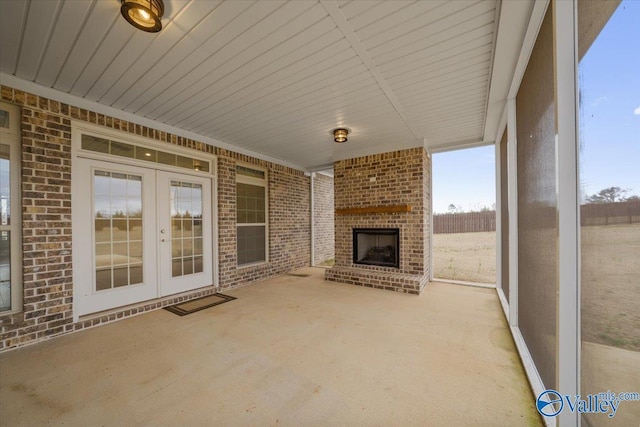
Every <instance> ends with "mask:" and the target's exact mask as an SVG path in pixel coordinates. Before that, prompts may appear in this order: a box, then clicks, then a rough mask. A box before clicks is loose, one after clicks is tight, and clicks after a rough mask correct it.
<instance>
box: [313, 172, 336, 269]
mask: <svg viewBox="0 0 640 427" xmlns="http://www.w3.org/2000/svg"><path fill="white" fill-rule="evenodd" d="M334 214H335V208H334V200H333V177H331V176H328V175H324V174H321V173H316V175H315V178H314V179H313V246H314V257H315V259H314V260H313V262H314V265H317V264H321V263H323V262H325V261H328V260H332V259H334V258H335V234H334V232H335V230H334Z"/></svg>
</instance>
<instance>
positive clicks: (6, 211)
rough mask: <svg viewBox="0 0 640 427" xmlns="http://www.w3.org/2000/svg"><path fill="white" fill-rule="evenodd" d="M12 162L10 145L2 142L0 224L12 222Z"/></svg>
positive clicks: (0, 153) (0, 155)
mask: <svg viewBox="0 0 640 427" xmlns="http://www.w3.org/2000/svg"><path fill="white" fill-rule="evenodd" d="M10 166H11V164H10V157H9V146H8V145H5V144H0V209H1V210H0V215H1V218H0V224H1V225H10V224H11V175H10V171H11V167H10Z"/></svg>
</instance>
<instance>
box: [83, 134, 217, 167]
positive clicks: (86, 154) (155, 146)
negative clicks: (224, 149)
mask: <svg viewBox="0 0 640 427" xmlns="http://www.w3.org/2000/svg"><path fill="white" fill-rule="evenodd" d="M82 135H91V136H96V137H100V138H106V139H109V140H112V141H116V142H123V143H127V144H132V145H135V146H138V147H144V148H148V149H150V150H158V151H163V152H165V153H171V154H178V155H181V156H185V157H190V158H195V156H196V155H200V156H201V157H202V159H203V161H206V162H209V171H208V172H204V171H197V170H195V169H187V168H182V167H178V166H171V165H166V164H164V163H155V162H148V161H145V160H139V159H134V158H129V157H120V156H116V155H113V154H107V153H99V152H97V151H91V150H85V149H83V148H82ZM71 141H72V151H73V155H74V156H75V157H82V158H86V159H93V160H102V161H105V162H110V163H118V164H124V165H131V166H139V167H144V168H148V169H156V170H162V171H168V172H176V173H180V174H185V175H196V176H207V177H211V176H214V177H215V176H217V164H218V162H217V156H216V155H214V154H209V153H204V152H201V151H195V150H193V149H190V148H184V147H180V146H175V145H172V144H168V143H161V142H158V141H156V140H154V139H150V138H147V137H144V136H139V135H134V134H131V133H128V132H124V131H119V130H116V129H110V128H105V127H104V126H100V125H94V124H91V123H84V122H77V121H72V122H71Z"/></svg>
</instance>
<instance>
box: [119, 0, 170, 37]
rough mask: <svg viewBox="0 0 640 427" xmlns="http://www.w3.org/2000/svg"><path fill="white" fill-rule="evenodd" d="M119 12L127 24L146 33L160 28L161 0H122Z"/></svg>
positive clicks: (155, 31)
mask: <svg viewBox="0 0 640 427" xmlns="http://www.w3.org/2000/svg"><path fill="white" fill-rule="evenodd" d="M120 13H122V16H124V19H126V20H127V21H128V22H129V24H131V25H133V26H134V27H136V28H137V29H139V30H142V31H146V32H148V33H157V32H158V31H160V30H161V29H162V22H160V18H162V15H163V14H164V3H163V2H162V0H122V6H121V7H120Z"/></svg>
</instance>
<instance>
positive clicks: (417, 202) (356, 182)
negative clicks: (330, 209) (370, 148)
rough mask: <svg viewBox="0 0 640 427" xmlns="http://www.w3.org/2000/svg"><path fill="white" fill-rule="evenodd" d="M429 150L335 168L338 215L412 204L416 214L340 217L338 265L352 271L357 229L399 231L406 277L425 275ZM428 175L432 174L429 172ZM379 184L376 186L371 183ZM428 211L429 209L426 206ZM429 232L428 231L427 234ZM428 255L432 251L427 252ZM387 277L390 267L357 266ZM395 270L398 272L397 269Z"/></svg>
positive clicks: (368, 158)
mask: <svg viewBox="0 0 640 427" xmlns="http://www.w3.org/2000/svg"><path fill="white" fill-rule="evenodd" d="M423 156H424V150H423V149H422V148H413V149H409V150H402V151H394V152H391V153H384V154H376V155H371V156H365V157H358V158H356V159H349V160H342V161H339V162H336V163H335V166H334V176H335V188H336V192H335V206H336V209H346V208H364V207H377V206H394V205H404V204H408V205H410V206H411V212H402V213H379V214H364V215H336V219H335V224H336V225H335V227H336V265H337V266H344V267H353V266H354V265H353V262H352V261H353V259H352V258H353V252H352V251H353V248H352V244H353V242H352V239H353V236H352V229H353V228H399V229H400V270H399V272H401V273H408V274H423V273H424V271H425V261H424V253H425V238H424V233H425V228H424V227H425V223H424V220H425V215H428V211H425V206H424V202H423V198H424V191H425V190H424V179H425V178H424V175H425V168H426V167H427V166H426V165H425V161H424V157H423ZM427 171H428V169H427ZM372 178H374V179H375V181H373V182H372V181H371V179H372ZM427 208H428V206H427ZM426 231H427V232H428V229H427V230H426ZM427 252H428V251H427ZM357 267H358V268H366V269H375V270H383V271H393V270H389V269H390V267H374V266H365V265H362V266H361V265H358V266H357ZM394 270H395V269H394Z"/></svg>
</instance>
